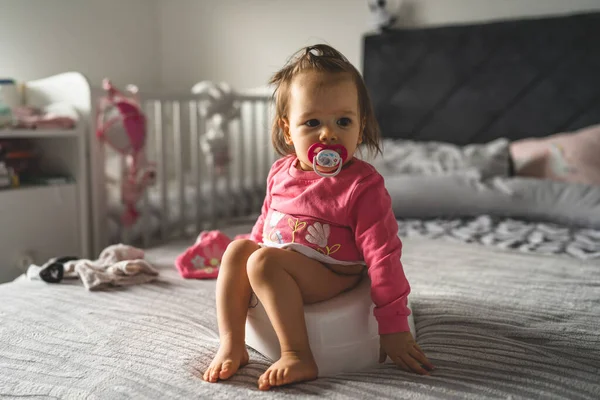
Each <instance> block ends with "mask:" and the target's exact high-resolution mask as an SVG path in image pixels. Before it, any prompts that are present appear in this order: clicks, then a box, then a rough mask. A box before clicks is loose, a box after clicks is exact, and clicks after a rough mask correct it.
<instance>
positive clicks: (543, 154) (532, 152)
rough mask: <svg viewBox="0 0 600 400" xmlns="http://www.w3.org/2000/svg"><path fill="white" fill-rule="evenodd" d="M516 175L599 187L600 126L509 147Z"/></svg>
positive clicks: (517, 142)
mask: <svg viewBox="0 0 600 400" xmlns="http://www.w3.org/2000/svg"><path fill="white" fill-rule="evenodd" d="M510 152H511V155H512V158H513V160H514V163H515V174H516V175H518V176H523V177H532V178H540V179H550V180H555V181H561V182H572V183H584V184H588V185H600V125H593V126H589V127H586V128H583V129H580V130H578V131H575V132H565V133H559V134H555V135H552V136H548V137H545V138H529V139H522V140H517V141H515V142H513V143H511V145H510Z"/></svg>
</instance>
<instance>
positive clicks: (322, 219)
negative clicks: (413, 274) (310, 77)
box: [250, 155, 410, 334]
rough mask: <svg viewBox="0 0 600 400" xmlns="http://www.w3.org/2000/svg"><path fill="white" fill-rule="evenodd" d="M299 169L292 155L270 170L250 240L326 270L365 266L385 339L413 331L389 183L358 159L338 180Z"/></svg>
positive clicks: (407, 285)
mask: <svg viewBox="0 0 600 400" xmlns="http://www.w3.org/2000/svg"><path fill="white" fill-rule="evenodd" d="M297 162H298V159H297V158H296V156H295V155H290V156H286V157H284V158H281V159H279V160H277V161H276V162H275V163H274V164H273V166H272V167H271V170H270V172H269V176H268V179H267V194H266V198H265V201H264V204H263V208H262V212H261V215H260V217H259V218H258V220H257V222H256V224H255V225H254V227H253V229H252V233H251V236H250V237H251V239H252V240H254V241H256V242H257V243H262V245H263V246H267V247H277V248H288V249H292V250H295V251H298V252H300V253H302V254H304V255H306V256H308V257H310V258H313V259H316V260H318V261H321V262H323V263H327V264H337V265H356V264H363V265H366V266H367V267H368V273H369V277H370V279H371V297H372V300H373V302H374V303H375V309H374V315H375V318H376V319H377V321H378V324H379V333H380V334H386V333H394V332H405V331H409V326H408V316H409V315H410V309H409V308H408V306H407V296H408V294H409V292H410V285H409V283H408V281H407V279H406V276H405V275H404V269H403V267H402V263H401V261H400V257H401V254H402V242H401V241H400V238H399V237H398V223H397V221H396V219H395V217H394V214H393V212H392V208H391V198H390V196H389V194H388V192H387V190H386V188H385V186H384V181H383V177H382V176H381V175H380V174H379V173H378V172H377V171H376V170H375V168H374V167H373V166H371V165H370V164H368V163H366V162H364V161H361V160H358V159H353V160H352V162H351V163H350V164H349V165H347V166H345V167H344V168H343V169H342V171H341V172H340V173H339V175H337V176H335V177H333V178H322V177H320V176H319V175H317V173H315V172H314V171H302V170H300V169H298V168H296V163H297Z"/></svg>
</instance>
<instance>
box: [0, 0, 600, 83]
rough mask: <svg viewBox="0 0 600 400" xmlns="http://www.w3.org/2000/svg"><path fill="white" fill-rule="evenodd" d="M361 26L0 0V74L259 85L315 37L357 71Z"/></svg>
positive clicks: (271, 10) (482, 12) (443, 15)
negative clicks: (78, 74)
mask: <svg viewBox="0 0 600 400" xmlns="http://www.w3.org/2000/svg"><path fill="white" fill-rule="evenodd" d="M388 1H389V2H390V3H391V7H394V6H395V3H397V2H399V1H400V0H388ZM411 1H412V3H414V7H413V12H414V14H412V17H411V19H412V20H413V22H414V23H411V24H416V25H439V24H448V23H462V22H473V21H484V20H490V19H503V18H514V17H521V16H535V15H549V14H564V13H571V12H578V11H585V10H600V0H404V2H405V3H408V4H410V2H411ZM408 8H410V7H408ZM368 22H369V12H368V7H367V0H0V37H1V38H2V39H1V40H0V77H14V78H17V79H19V80H29V79H36V78H40V77H44V76H48V75H52V74H55V73H59V72H64V71H73V70H74V71H80V72H83V73H84V74H85V75H86V76H88V78H89V79H90V80H91V81H92V84H93V85H94V86H96V85H99V84H100V81H101V79H102V78H104V77H105V76H109V77H111V78H112V79H113V80H114V81H115V82H116V83H117V84H120V85H122V84H124V83H136V84H138V85H140V86H142V87H152V88H153V87H157V86H161V85H162V86H164V87H165V88H168V90H176V89H181V90H185V91H188V90H189V88H190V86H191V85H192V84H194V83H195V82H197V81H198V80H201V79H210V80H216V81H220V80H224V81H228V82H231V83H232V84H233V85H234V86H235V87H236V88H249V87H256V86H262V85H264V84H265V83H266V81H267V80H268V78H269V76H270V75H271V74H272V73H273V72H274V71H276V70H277V69H278V68H280V67H281V66H282V65H283V64H284V62H285V61H286V59H287V58H288V57H289V56H290V55H291V54H292V53H293V52H294V51H295V50H297V49H299V48H300V47H302V46H306V45H308V44H313V43H317V42H325V43H329V44H331V45H332V46H334V47H336V48H338V49H339V50H340V51H342V52H343V53H344V54H345V55H346V56H347V57H348V59H349V60H350V61H351V62H352V63H354V64H355V65H356V66H357V67H358V68H359V69H360V67H361V58H362V53H361V48H362V35H363V34H364V33H365V32H366V31H367V30H368V28H369V24H368Z"/></svg>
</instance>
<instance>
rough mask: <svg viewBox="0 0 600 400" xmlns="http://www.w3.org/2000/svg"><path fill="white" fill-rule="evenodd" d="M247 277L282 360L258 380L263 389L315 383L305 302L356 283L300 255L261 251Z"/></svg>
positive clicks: (251, 261) (327, 296)
mask: <svg viewBox="0 0 600 400" xmlns="http://www.w3.org/2000/svg"><path fill="white" fill-rule="evenodd" d="M248 278H249V279H250V284H251V285H252V289H253V290H254V292H255V293H256V295H257V296H258V298H259V300H260V301H261V303H262V304H263V306H264V307H265V310H266V312H267V315H268V316H269V319H270V320H271V324H272V325H273V328H274V329H275V332H276V333H277V337H278V339H279V344H280V346H281V358H280V359H279V361H277V362H275V363H274V364H273V365H272V366H271V367H270V368H269V369H268V370H267V371H266V372H265V373H264V374H263V375H262V376H261V377H260V378H259V380H258V387H259V389H261V390H268V389H269V388H271V387H272V386H281V385H285V384H289V383H293V382H300V381H306V380H311V379H315V378H316V377H317V373H318V370H317V365H316V363H315V360H314V358H313V355H312V352H311V350H310V346H309V343H308V335H307V331H306V323H305V320H304V307H303V305H304V304H310V303H316V302H320V301H324V300H328V299H330V298H332V297H334V296H335V295H337V294H339V293H341V292H343V291H344V290H346V289H348V288H349V287H351V286H353V285H355V284H356V283H357V282H358V280H359V279H360V276H356V275H354V276H342V275H338V274H335V273H333V272H332V271H330V270H329V269H327V268H325V267H324V266H323V264H321V263H320V262H318V261H315V260H312V259H310V258H308V257H306V256H304V255H302V254H300V253H296V252H293V251H289V250H281V249H274V248H263V249H260V250H258V251H256V252H254V253H253V254H252V256H250V259H249V260H248Z"/></svg>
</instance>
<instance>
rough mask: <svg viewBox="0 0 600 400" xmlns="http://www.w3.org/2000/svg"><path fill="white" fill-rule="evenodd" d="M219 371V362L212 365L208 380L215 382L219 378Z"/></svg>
mask: <svg viewBox="0 0 600 400" xmlns="http://www.w3.org/2000/svg"><path fill="white" fill-rule="evenodd" d="M220 373H221V364H220V363H219V364H217V365H214V366H213V367H212V370H211V372H210V380H209V382H212V383H215V382H217V381H218V380H219V374H220Z"/></svg>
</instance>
